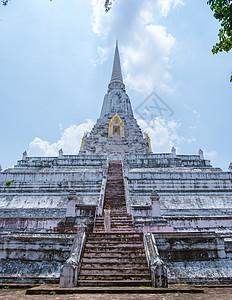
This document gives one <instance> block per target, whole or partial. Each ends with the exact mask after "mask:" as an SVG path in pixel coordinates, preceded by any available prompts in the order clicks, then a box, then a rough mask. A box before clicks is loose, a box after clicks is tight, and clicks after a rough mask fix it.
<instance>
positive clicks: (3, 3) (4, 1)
mask: <svg viewBox="0 0 232 300" xmlns="http://www.w3.org/2000/svg"><path fill="white" fill-rule="evenodd" d="M1 2H2V5H4V6H6V5H7V4H8V2H9V0H1Z"/></svg>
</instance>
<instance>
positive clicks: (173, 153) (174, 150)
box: [171, 147, 176, 158]
mask: <svg viewBox="0 0 232 300" xmlns="http://www.w3.org/2000/svg"><path fill="white" fill-rule="evenodd" d="M171 152H172V157H173V158H175V157H176V148H175V147H172V149H171Z"/></svg>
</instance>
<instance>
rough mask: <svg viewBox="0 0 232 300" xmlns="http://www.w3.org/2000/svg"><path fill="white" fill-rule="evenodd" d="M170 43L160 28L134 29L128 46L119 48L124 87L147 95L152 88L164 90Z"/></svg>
mask: <svg viewBox="0 0 232 300" xmlns="http://www.w3.org/2000/svg"><path fill="white" fill-rule="evenodd" d="M141 37H142V38H141ZM174 44H175V38H174V37H173V36H172V35H170V34H167V32H166V29H165V28H164V27H163V26H161V25H145V26H142V27H140V28H138V31H137V32H136V33H135V34H134V37H133V39H131V41H130V43H128V44H127V45H126V46H123V47H122V52H123V58H124V59H123V69H124V72H125V73H126V77H125V83H126V85H127V86H129V87H130V88H132V89H134V90H136V91H141V92H147V93H148V92H151V91H152V89H153V88H154V87H155V86H160V88H163V89H168V86H167V85H168V83H169V81H170V78H171V75H170V73H169V69H170V62H169V55H170V52H171V49H172V48H173V46H174Z"/></svg>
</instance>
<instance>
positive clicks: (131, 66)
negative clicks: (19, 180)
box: [0, 0, 232, 170]
mask: <svg viewBox="0 0 232 300" xmlns="http://www.w3.org/2000/svg"><path fill="white" fill-rule="evenodd" d="M103 2H104V1H101V0H98V1H97V0H92V1H91V0H88V1H81V0H69V1H65V0H53V1H52V2H50V1H49V0H40V1H38V0H23V1H16V0H11V1H10V3H9V5H8V6H6V7H3V6H1V7H0V46H1V47H0V54H1V55H0V103H1V106H0V107H1V110H0V129H1V131H0V164H1V165H2V167H3V169H5V168H8V167H11V166H13V165H14V164H15V163H16V161H17V160H18V159H21V157H22V153H23V152H24V151H25V150H27V151H29V154H30V155H31V156H34V155H35V156H36V155H42V156H43V155H57V154H56V153H57V152H58V150H59V148H60V147H62V148H63V150H64V154H75V153H78V150H79V146H80V141H81V137H82V134H83V131H84V130H85V129H88V130H90V129H91V126H92V125H93V124H94V122H95V121H96V119H97V118H98V117H99V114H100V110H101V105H102V101H103V97H104V95H105V93H106V91H107V85H108V83H109V79H110V75H111V70H112V63H113V54H114V47H115V40H116V38H118V40H119V50H120V54H121V61H122V68H123V76H124V81H125V84H126V90H127V93H128V95H129V96H130V99H131V102H132V106H133V108H134V110H136V109H137V108H138V107H139V106H140V104H141V103H142V102H143V101H144V99H146V98H147V97H148V96H149V95H150V94H151V93H152V92H153V91H155V92H156V93H157V94H158V95H159V97H160V98H161V99H162V101H164V103H166V104H167V105H168V106H169V107H170V108H171V109H172V111H173V114H172V116H170V115H167V116H163V117H160V116H159V115H157V116H156V119H154V120H153V121H151V120H149V114H148V116H147V118H146V117H144V120H143V119H141V117H140V116H139V115H138V114H137V115H136V114H135V116H136V117H137V118H138V122H139V124H140V125H141V126H142V129H144V130H145V129H146V130H148V131H149V134H150V136H151V139H152V148H153V152H169V151H170V149H171V147H172V146H175V147H176V148H177V153H178V154H197V152H198V149H199V148H201V149H203V151H204V156H205V157H206V158H208V159H211V160H212V163H213V165H214V166H215V167H221V168H223V169H224V170H227V168H228V165H229V163H230V162H231V161H232V153H231V148H232V139H231V111H232V101H231V100H232V84H231V83H229V77H230V73H231V71H232V59H231V53H228V54H226V53H220V54H218V55H213V54H212V53H211V48H212V46H213V45H214V44H215V42H216V41H217V33H218V28H219V24H218V22H217V21H216V20H215V19H214V18H213V16H212V12H211V11H210V9H209V7H208V6H207V5H206V0H205V1H202V0H194V1H189V0H182V1H181V0H162V1H161V0H137V1H135V0H116V1H115V3H114V5H113V8H112V10H111V11H110V12H109V13H107V14H105V12H104V7H103ZM145 121H146V122H145ZM148 122H150V123H148ZM154 127H155V129H154Z"/></svg>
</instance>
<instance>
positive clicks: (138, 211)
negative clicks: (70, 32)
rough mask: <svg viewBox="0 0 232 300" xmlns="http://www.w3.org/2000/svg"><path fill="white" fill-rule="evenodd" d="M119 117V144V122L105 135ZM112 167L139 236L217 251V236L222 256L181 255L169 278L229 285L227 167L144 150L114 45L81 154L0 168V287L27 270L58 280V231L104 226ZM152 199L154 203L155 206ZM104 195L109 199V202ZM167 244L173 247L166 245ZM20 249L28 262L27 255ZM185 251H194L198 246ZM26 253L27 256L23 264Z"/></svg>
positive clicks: (231, 246) (230, 186)
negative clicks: (209, 239)
mask: <svg viewBox="0 0 232 300" xmlns="http://www.w3.org/2000/svg"><path fill="white" fill-rule="evenodd" d="M116 114H117V115H118V117H119V118H120V120H121V122H124V137H123V135H122V132H123V131H122V129H123V128H122V123H121V122H120V123H118V124H116V125H117V126H119V127H118V130H119V131H117V134H116V131H113V134H112V135H111V136H109V122H111V120H112V118H114V116H115V115H116ZM115 159H116V160H120V164H121V163H122V170H123V173H122V178H120V184H121V189H123V188H124V193H123V195H124V196H125V205H126V207H125V208H124V210H123V213H124V214H127V216H125V222H127V219H128V218H130V220H131V222H133V226H134V229H135V231H137V232H140V233H142V232H146V231H148V232H154V233H157V232H158V233H165V234H168V233H169V232H172V234H174V233H176V232H177V233H183V235H185V236H186V237H188V235H189V233H190V232H195V233H207V232H210V233H211V234H212V235H214V241H215V242H214V243H213V245H212V247H214V249H216V248H215V247H217V245H218V244H217V238H218V237H220V238H222V240H223V243H222V244H221V245H222V248H223V249H224V250H222V251H224V253H225V257H224V258H220V257H216V256H215V257H213V258H212V259H211V258H210V257H208V258H207V260H205V261H204V262H203V261H202V260H200V259H198V258H196V260H195V261H193V260H191V261H190V260H186V261H185V258H184V257H182V258H183V259H182V260H183V261H172V262H171V261H167V266H168V267H169V276H170V278H172V280H173V281H175V280H176V281H178V278H182V279H183V278H188V280H190V279H191V278H193V277H194V276H195V277H194V278H200V276H203V277H204V278H206V277H208V278H212V280H213V279H215V282H216V281H217V280H218V282H219V281H220V280H221V279H223V278H224V279H225V280H226V278H229V277H230V276H231V277H232V274H231V271H230V270H229V269H228V268H227V267H226V265H227V263H228V259H231V257H232V242H231V240H232V172H231V170H232V168H231V164H230V166H229V169H228V171H222V170H221V169H220V168H215V167H213V166H212V165H211V163H210V161H209V160H207V159H204V155H203V151H202V150H199V151H198V154H194V155H179V154H177V153H176V150H175V149H174V148H173V149H171V150H170V153H151V152H150V148H149V142H148V138H147V137H146V135H144V134H143V133H142V131H141V129H140V127H139V126H138V124H137V121H136V119H135V118H134V116H133V111H132V106H131V102H130V99H129V97H128V95H127V94H126V91H125V85H124V83H123V79H122V72H121V65H120V58H119V52H118V47H116V50H115V58H114V64H113V71H112V76H111V80H110V83H109V85H108V91H107V94H106V95H105V97H104V101H103V106H102V110H101V115H100V117H99V119H98V120H97V122H96V124H95V126H94V127H93V129H92V130H91V132H89V133H88V134H87V135H86V136H85V138H84V142H83V145H82V148H81V151H80V152H79V154H78V153H77V154H76V155H64V153H63V151H62V150H60V151H59V153H58V155H57V156H56V157H30V156H28V155H27V152H24V153H23V157H22V159H21V160H19V161H18V162H17V164H16V165H15V166H14V167H13V168H9V169H7V170H1V168H0V231H1V233H2V234H3V236H2V240H1V241H2V242H1V250H0V255H1V258H2V262H1V266H0V270H1V273H2V274H3V275H2V276H3V277H4V276H5V279H4V278H2V279H0V280H2V281H4V280H5V281H7V280H8V279H9V278H11V277H12V278H17V280H19V281H20V278H19V279H18V277H20V276H18V275H17V274H22V272H24V271H23V270H25V272H26V274H27V275H28V276H29V277H30V280H31V282H32V281H33V279H32V277H33V274H37V273H38V272H39V274H37V275H35V276H37V277H36V278H37V279H38V278H40V279H41V280H43V278H44V277H47V278H51V279H52V278H53V279H54V280H58V277H59V268H60V266H61V263H62V260H63V261H65V259H66V257H68V251H70V250H71V244H72V240H73V236H70V237H67V238H66V237H65V238H64V239H66V242H67V245H69V246H68V247H67V248H65V249H66V250H64V253H62V245H63V241H62V238H61V239H56V240H55V239H54V236H55V235H56V234H58V233H54V232H60V234H61V231H62V230H65V228H66V229H67V230H73V232H76V233H78V230H79V229H81V228H82V227H85V228H86V230H90V229H91V228H93V223H94V219H95V220H96V225H97V226H98V225H99V224H100V226H101V225H102V224H101V221H100V220H101V213H102V206H103V203H104V199H105V191H106V186H107V170H108V166H109V164H110V161H111V160H115ZM7 182H8V186H7V184H6V183H7ZM116 191H117V189H115V190H114V192H116ZM72 192H74V194H75V195H76V196H75V197H76V198H75V199H76V204H75V203H74V202H72V203H71V204H72V205H70V206H69V208H70V207H71V208H72V209H73V211H71V217H70V216H69V217H68V216H67V207H68V204H70V203H69V200H68V198H69V196H70V193H72ZM152 193H156V194H157V195H158V200H157V201H155V202H154V203H153V202H152V199H151V194H152ZM114 196H115V195H114ZM107 197H108V198H107V199H109V198H110V195H107ZM73 201H74V200H73ZM112 201H113V200H112ZM154 206H156V209H154ZM71 208H70V209H71ZM155 211H159V212H160V213H159V216H157V215H155ZM160 214H161V215H160ZM119 217H120V216H119ZM117 220H118V219H117ZM115 223H117V222H115ZM97 226H96V228H97ZM102 228H103V227H102ZM116 230H117V228H116ZM70 232H72V231H70ZM22 234H25V235H26V234H27V236H25V237H23V236H22ZM38 234H42V236H43V238H41V239H40V246H39V247H38V248H37V250H38V253H36V251H34V250H33V251H34V252H32V251H31V250H30V249H29V248H28V247H29V246H30V245H34V244H35V241H36V239H37V237H38ZM46 234H51V236H46ZM53 235H54V236H53ZM46 239H47V240H49V241H50V246H49V247H50V249H49V251H50V252H49V251H48V252H46V251H45V250H46V249H45V248H46V247H47V246H46V247H45V244H46ZM164 239H166V242H165V243H166V248H167V249H169V248H168V247H169V246H168V245H169V244H168V243H169V242H168V241H167V238H164ZM180 240H181V238H180V236H176V241H180ZM53 241H54V243H53ZM189 243H190V242H189ZM27 244H28V245H27ZM190 244H191V243H190ZM199 245H201V246H202V247H203V246H204V247H203V248H204V249H205V250H207V244H205V240H204V239H203V240H199ZM23 247H24V248H25V249H26V250H28V251H29V252H28V253H31V256H30V255H29V256H28V255H27V253H25V251H24V250H25V249H24V250H23ZM178 247H179V248H176V249H174V250H173V249H171V248H170V249H171V250H170V249H169V250H168V251H169V252H168V253H167V257H171V255H172V253H173V251H177V252H178V253H183V251H184V243H179V244H178ZM199 247H200V246H199ZM203 248H202V249H203ZM44 249H45V250H44ZM189 249H190V250H189V251H190V252H191V251H193V252H194V253H197V251H196V249H195V248H194V249H192V250H191V247H190V248H189ZM21 250H22V251H21ZM217 250H218V249H216V250H215V251H217ZM30 251H31V252H30ZM52 251H53V252H52ZM209 252H210V251H209ZM46 253H50V254H51V253H52V255H51V258H53V259H48V257H47V254H46ZM24 254H25V257H23V256H22V255H24ZM50 254H49V255H50ZM180 255H181V254H180ZM56 258H57V260H56ZM58 258H59V259H58ZM60 258H62V259H60ZM4 262H5V265H4ZM33 268H34V269H33ZM231 269H232V268H231ZM38 270H40V271H38ZM27 271H28V272H27ZM4 274H5V275H4ZM192 274H195V275H194V276H193V275H192ZM27 275H25V276H27ZM7 276H8V277H9V278H8V277H7ZM17 276H18V277H17ZM29 277H28V278H29ZM7 278H8V279H7ZM12 278H11V279H12ZM11 279H10V280H11ZM37 279H36V280H37ZM28 280H29V279H28ZM186 280H187V279H186Z"/></svg>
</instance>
